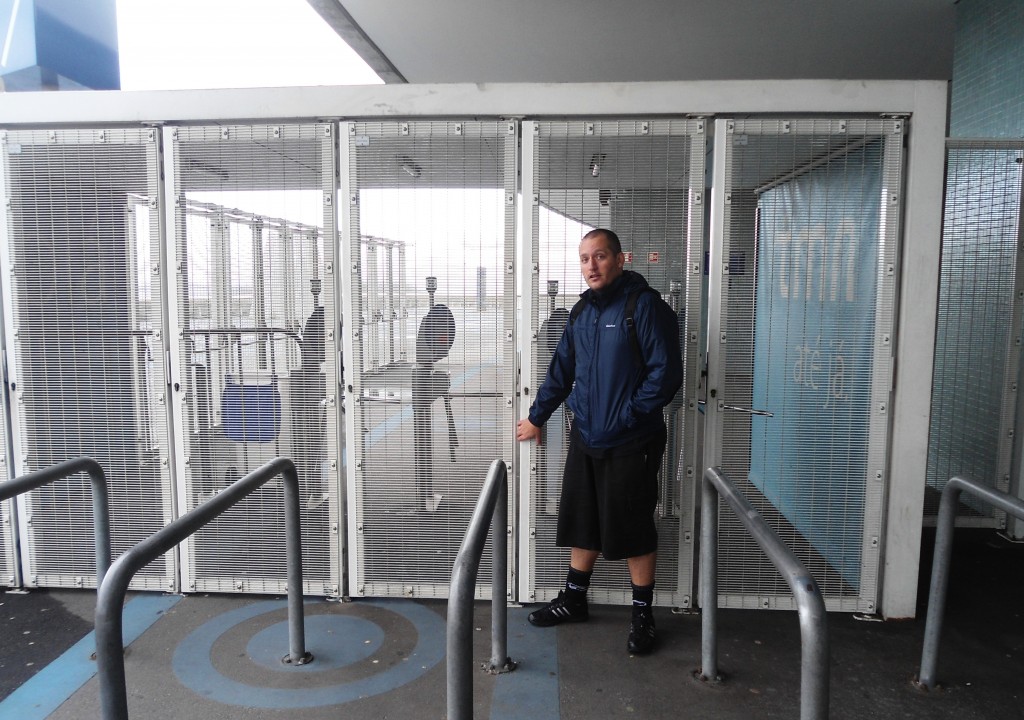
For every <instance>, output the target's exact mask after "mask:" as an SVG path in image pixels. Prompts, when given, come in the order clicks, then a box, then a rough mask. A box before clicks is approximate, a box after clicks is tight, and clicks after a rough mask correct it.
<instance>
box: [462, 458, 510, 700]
mask: <svg viewBox="0 0 1024 720" xmlns="http://www.w3.org/2000/svg"><path fill="white" fill-rule="evenodd" d="M507 524H508V471H507V469H506V468H505V462H504V461H503V460H495V461H494V462H493V463H491V469H490V472H489V473H488V474H487V480H486V481H485V482H484V487H483V490H482V491H481V493H480V498H479V499H478V500H477V504H476V509H475V510H474V511H473V516H472V518H470V521H469V529H468V530H467V531H466V537H465V538H464V539H463V541H462V546H461V547H460V548H459V554H458V556H456V558H455V564H454V566H453V567H452V579H451V586H450V589H449V592H448V633H447V650H448V698H447V710H448V713H447V718H448V720H471V718H472V717H473V676H472V669H473V594H474V589H475V587H476V576H477V571H478V570H479V569H480V556H481V554H482V553H483V549H484V543H485V541H486V540H487V528H488V525H490V527H491V529H492V530H493V532H492V538H491V549H492V551H493V553H494V561H493V565H494V567H493V575H492V580H493V582H494V583H495V584H494V586H492V588H491V595H492V597H491V615H492V617H491V662H490V666H489V667H488V668H487V669H488V671H489V672H492V673H498V672H505V671H509V670H514V669H515V663H514V662H512V660H511V659H509V658H508V656H507V655H506V652H505V651H506V646H507V618H506V612H507V610H506V607H505V588H506V585H507V581H506V574H505V570H506V568H507V557H508V553H507V549H508V541H507V537H506V526H507ZM499 551H500V557H499ZM499 565H500V566H501V568H502V569H501V570H500V579H499V568H498V566H499ZM498 615H500V616H501V619H500V620H499V619H496V618H497V616H498Z"/></svg>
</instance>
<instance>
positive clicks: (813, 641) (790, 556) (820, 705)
mask: <svg viewBox="0 0 1024 720" xmlns="http://www.w3.org/2000/svg"><path fill="white" fill-rule="evenodd" d="M716 495H718V496H721V498H722V500H724V501H725V502H726V503H727V504H728V505H729V507H731V508H732V510H733V512H734V513H736V517H737V519H739V521H740V522H741V523H742V524H743V527H744V528H746V530H747V532H749V533H750V537H751V539H753V540H754V541H755V542H756V543H757V545H758V547H760V548H761V550H763V551H764V553H765V555H766V556H767V557H768V559H769V560H771V562H772V564H773V565H774V566H775V568H776V569H777V570H778V571H779V574H781V575H782V577H783V579H784V580H785V581H786V583H787V584H788V585H789V588H790V590H791V591H792V592H793V599H794V600H795V601H796V605H797V611H798V612H799V614H800V648H801V651H800V657H801V661H800V718H801V720H823V718H827V717H828V703H829V646H828V623H827V618H826V614H825V600H824V599H823V598H822V595H821V588H819V587H818V584H817V583H816V582H815V581H814V578H813V577H811V574H810V573H809V572H807V568H806V567H804V565H803V563H801V562H800V561H799V560H798V559H797V557H796V555H795V554H794V553H793V551H792V550H791V549H790V548H789V547H788V546H787V545H786V544H785V543H784V542H782V539H781V538H780V537H779V535H778V533H776V532H775V531H774V530H772V528H771V527H769V526H768V524H767V523H766V522H765V521H764V518H762V517H761V515H760V514H759V513H758V512H757V510H755V509H754V507H753V506H752V505H751V504H750V503H749V502H748V501H747V499H746V498H745V497H744V496H743V495H742V494H740V493H739V491H737V490H736V487H735V485H733V483H732V482H731V481H730V480H729V479H728V478H727V477H726V476H725V475H724V474H723V473H722V472H721V471H720V470H719V469H718V468H715V467H712V468H708V469H707V470H706V471H705V472H704V477H703V486H702V492H701V501H702V503H703V507H702V508H701V518H702V520H703V525H704V526H703V528H702V529H701V539H702V541H704V540H707V541H710V547H707V546H702V548H701V577H702V582H703V585H702V587H701V592H702V599H703V608H702V612H703V618H702V632H703V635H704V636H703V637H702V642H701V651H702V662H703V667H702V668H701V677H702V679H707V680H714V679H717V672H718V667H717V658H716V657H715V652H716V641H717V630H716V615H717V613H716V611H717V600H718V592H717V590H718V578H717V567H716V565H717V559H718V558H717V544H716V542H717V534H718V497H716ZM709 610H710V612H709Z"/></svg>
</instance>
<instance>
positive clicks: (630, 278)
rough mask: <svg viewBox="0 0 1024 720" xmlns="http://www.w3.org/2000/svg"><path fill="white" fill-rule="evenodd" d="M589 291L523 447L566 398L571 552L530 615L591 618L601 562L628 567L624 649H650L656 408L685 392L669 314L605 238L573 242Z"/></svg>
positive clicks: (564, 510) (563, 504)
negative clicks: (594, 578)
mask: <svg viewBox="0 0 1024 720" xmlns="http://www.w3.org/2000/svg"><path fill="white" fill-rule="evenodd" d="M579 252H580V269H581V270H582V272H583V278H584V280H586V282H587V285H588V287H589V289H588V290H586V291H584V292H583V294H582V295H581V300H580V302H579V303H578V304H577V307H575V308H573V311H572V313H571V317H570V320H569V322H568V323H567V324H566V326H565V330H564V332H563V333H562V337H561V340H559V343H558V347H557V349H556V350H555V354H554V356H553V357H552V359H551V364H550V366H549V367H548V373H547V378H546V379H545V380H544V383H543V384H542V385H541V387H540V390H539V391H538V392H537V397H536V399H535V400H534V402H533V406H532V407H531V408H530V413H529V417H528V418H526V419H523V420H520V421H519V425H518V427H517V433H516V436H517V437H518V439H519V440H535V441H536V442H537V443H538V444H539V443H540V442H541V426H543V425H544V423H545V422H546V421H547V419H548V418H549V417H550V416H551V414H552V413H553V412H554V411H555V410H556V409H557V408H558V406H559V405H560V404H561V403H562V402H563V401H566V402H567V404H568V406H569V409H570V410H572V412H573V417H574V420H573V423H572V431H571V433H570V438H569V450H568V454H567V456H566V460H565V471H564V473H563V479H562V494H561V501H560V503H559V508H558V529H557V533H556V544H557V545H558V546H559V547H569V548H571V553H570V558H569V571H568V574H567V576H566V581H565V589H564V590H562V591H560V592H559V593H558V596H557V597H556V598H555V599H553V600H552V601H551V602H549V603H548V604H547V605H545V606H544V607H542V608H541V609H539V610H536V611H535V612H533V613H531V614H530V617H529V619H530V622H531V623H533V624H534V625H539V626H542V627H549V626H552V625H558V624H560V623H562V622H582V621H584V620H586V619H587V618H588V617H589V612H588V609H587V589H588V588H589V586H590V577H591V574H592V572H593V569H594V563H595V562H596V561H597V558H598V556H599V555H602V554H603V555H604V557H605V558H606V559H608V560H621V559H623V558H625V559H626V563H627V565H628V567H629V575H630V580H631V582H632V588H633V617H632V622H631V624H630V631H629V639H628V642H627V649H628V650H629V652H630V653H634V654H645V653H649V652H650V651H651V650H653V649H654V644H655V635H654V614H653V608H652V606H653V601H654V573H655V558H656V553H657V546H658V535H657V528H656V527H655V524H654V511H655V506H656V505H657V502H658V478H657V476H658V469H659V467H660V466H661V456H662V454H663V453H664V451H665V440H666V430H665V421H664V416H663V414H662V409H663V408H664V407H665V406H666V405H668V404H669V402H671V401H672V399H673V397H674V396H675V394H676V391H677V390H678V389H679V386H680V385H681V384H682V379H683V365H682V356H681V354H680V351H679V326H678V323H677V321H676V316H675V313H673V312H672V309H671V308H670V307H669V306H668V304H667V303H666V302H665V301H664V300H662V299H661V297H660V296H659V295H658V293H657V292H655V291H654V290H653V289H652V288H651V287H650V286H649V285H648V284H647V281H646V280H645V279H644V278H643V276H642V275H640V274H639V273H635V272H632V271H630V270H624V269H623V265H624V264H625V261H626V258H625V255H623V254H622V246H621V244H620V242H619V238H618V236H617V235H616V234H615V233H614V232H612V231H611V230H604V229H597V230H592V231H591V232H589V233H587V234H586V235H584V236H583V240H582V241H581V242H580V247H579Z"/></svg>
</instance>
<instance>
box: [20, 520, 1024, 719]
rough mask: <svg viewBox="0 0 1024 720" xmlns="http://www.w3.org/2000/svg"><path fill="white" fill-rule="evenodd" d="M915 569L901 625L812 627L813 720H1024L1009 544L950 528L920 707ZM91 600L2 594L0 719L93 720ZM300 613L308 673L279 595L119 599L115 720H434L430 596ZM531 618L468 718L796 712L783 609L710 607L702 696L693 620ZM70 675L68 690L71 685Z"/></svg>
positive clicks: (437, 613) (1016, 559)
mask: <svg viewBox="0 0 1024 720" xmlns="http://www.w3.org/2000/svg"><path fill="white" fill-rule="evenodd" d="M931 537H932V534H931V533H927V534H926V547H928V548H930V542H931ZM924 562H925V565H924V567H925V571H924V572H923V573H922V580H921V583H922V588H923V591H922V593H921V597H920V603H919V605H920V611H919V617H918V619H917V620H913V621H901V622H870V621H865V620H863V619H857V618H855V616H853V615H848V614H838V613H833V614H831V615H830V616H829V639H830V645H831V676H830V677H831V683H830V691H831V692H830V694H831V703H830V717H832V718H851V719H852V718H858V719H860V718H940V719H941V718H951V719H952V718H957V720H970V719H972V718H978V719H979V720H980V719H981V718H1001V719H1002V718H1024V683H1021V681H1020V677H1021V675H1022V671H1024V617H1022V616H1024V612H1022V611H1024V547H1022V546H1019V545H1011V544H1009V543H1006V542H1005V541H1003V540H1002V539H1000V538H999V537H998V536H996V535H995V534H994V533H992V532H991V531H958V534H957V539H956V549H955V552H954V558H953V565H952V576H951V585H950V595H949V599H948V604H947V608H948V614H947V621H946V626H945V630H944V633H943V637H942V643H941V646H940V655H939V677H940V679H941V680H942V682H943V687H942V689H940V690H938V691H933V692H931V693H922V692H921V691H919V690H917V689H915V688H914V687H913V685H912V683H911V679H912V678H913V676H914V675H915V673H916V672H917V670H918V666H919V663H920V653H921V639H922V637H923V633H924V607H925V603H926V599H927V598H926V589H927V585H926V582H927V576H928V569H929V568H930V551H929V552H926V553H925V558H924ZM94 597H95V596H94V594H93V593H91V592H86V591H69V590H50V591H45V590H40V591H32V592H30V593H27V594H20V593H11V592H7V593H3V594H0V603H2V605H0V628H2V631H3V636H2V637H3V641H2V642H0V717H3V718H6V717H18V718H21V719H28V718H33V717H39V718H53V719H54V720H65V719H66V720H71V719H74V720H78V719H80V718H87V717H100V708H99V698H98V682H97V680H96V678H95V677H94V676H93V675H92V673H94V671H95V662H94V661H93V660H91V659H90V658H89V653H90V652H91V649H92V646H91V645H90V641H91V637H90V636H89V635H88V633H89V631H90V630H91V624H92V613H93V610H94ZM136 603H137V605H135V604H136ZM133 607H134V608H136V609H134V610H133V609H132V608H133ZM305 608H306V609H305V613H306V647H307V649H309V650H310V651H311V652H312V653H313V654H314V656H315V660H314V662H313V663H312V664H310V665H308V666H304V667H289V666H286V665H283V664H282V663H281V662H280V658H281V656H283V655H285V654H286V653H287V649H288V644H287V623H286V611H285V604H284V602H283V600H281V599H278V598H268V597H253V596H235V595H229V596H225V595H221V596H207V595H189V596H184V597H181V596H159V595H152V594H140V595H138V596H135V597H133V598H132V599H131V600H130V601H129V603H128V605H126V611H125V614H126V638H127V635H128V633H129V630H128V628H129V626H131V623H130V622H129V620H128V616H129V615H130V614H132V613H134V614H135V615H138V616H140V617H141V618H143V619H142V620H140V621H139V622H140V623H141V624H139V625H138V626H137V627H136V630H134V631H133V632H136V633H137V634H138V637H137V639H134V640H133V641H131V642H130V644H129V645H128V651H127V653H126V658H125V665H126V672H127V683H128V698H129V699H128V702H129V711H130V714H131V716H132V717H138V718H147V719H152V720H159V719H161V718H182V717H217V718H226V719H234V718H247V719H255V718H279V717H284V716H285V715H286V714H287V715H289V716H293V715H294V713H295V711H296V709H301V712H302V714H303V717H305V718H311V719H314V720H315V719H316V718H337V717H341V716H343V717H345V718H346V720H362V719H363V718H375V719H379V718H417V719H418V718H444V717H445V716H446V667H445V658H444V654H445V623H444V617H445V612H446V604H445V603H444V602H443V601H420V602H416V601H411V600H358V601H353V602H348V603H328V602H323V601H316V600H315V599H309V600H308V602H307V604H306V606H305ZM489 609H490V605H489V603H480V604H479V605H478V607H477V612H476V618H475V623H474V624H475V627H476V628H477V631H476V632H475V633H474V643H475V645H474V662H475V663H476V664H479V663H483V662H485V661H487V660H488V659H489V657H490V645H489V642H490V639H489V630H490V619H489ZM531 609H532V608H510V609H509V615H508V618H509V620H508V650H509V654H510V655H511V656H512V658H513V659H514V660H516V661H517V662H518V663H519V667H518V668H517V669H516V670H515V671H514V672H511V673H507V674H502V675H489V674H486V673H484V672H483V671H482V670H480V669H478V668H477V667H474V669H473V678H474V716H475V717H478V718H492V719H493V720H503V719H505V718H530V720H547V719H552V720H584V719H588V720H589V719H592V718H636V717H644V718H654V719H657V718H680V717H698V718H716V719H718V718H721V719H723V720H725V719H731V718H736V719H737V720H739V719H740V718H742V719H743V720H746V719H747V718H750V717H757V718H797V717H799V715H800V709H799V697H800V677H799V667H800V642H799V632H798V626H797V616H796V614H795V613H793V612H779V611H751V610H721V611H719V622H720V626H719V640H720V644H719V650H718V657H719V664H720V670H721V671H722V673H723V674H724V681H723V682H721V683H719V684H716V685H708V684H706V683H703V682H700V681H698V680H696V679H694V677H693V673H694V671H695V670H697V669H698V667H699V666H700V637H701V621H700V615H699V614H696V613H694V614H686V615H683V614H673V613H671V612H670V611H668V610H667V609H659V611H658V613H657V621H658V631H659V637H660V647H659V650H658V651H657V652H656V653H655V654H654V655H652V656H649V657H631V656H630V655H628V653H627V652H626V648H625V644H626V634H627V632H628V618H629V611H628V608H625V607H612V606H596V607H592V613H591V620H590V621H589V622H587V623H584V624H578V625H568V626H563V627H559V628H548V629H539V628H534V627H532V626H530V625H529V624H528V623H527V622H526V615H527V613H528V612H529V611H530V610H531ZM143 616H148V620H146V619H145V618H144V617H143ZM83 638H84V642H82V644H81V645H79V646H76V645H75V643H77V642H79V641H83ZM76 668H77V669H76ZM81 673H84V675H80V674H81ZM74 677H82V678H83V679H82V680H81V682H80V683H78V686H77V687H70V686H71V685H74V684H75V683H74V682H73V681H71V680H69V678H74ZM33 713H35V714H33Z"/></svg>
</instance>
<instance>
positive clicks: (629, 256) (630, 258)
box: [622, 252, 633, 263]
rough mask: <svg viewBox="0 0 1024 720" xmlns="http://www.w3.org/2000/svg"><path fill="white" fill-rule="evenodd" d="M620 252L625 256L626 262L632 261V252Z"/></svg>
mask: <svg viewBox="0 0 1024 720" xmlns="http://www.w3.org/2000/svg"><path fill="white" fill-rule="evenodd" d="M622 254H623V255H625V256H626V262H628V263H631V262H633V253H631V252H624V253H622Z"/></svg>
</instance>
